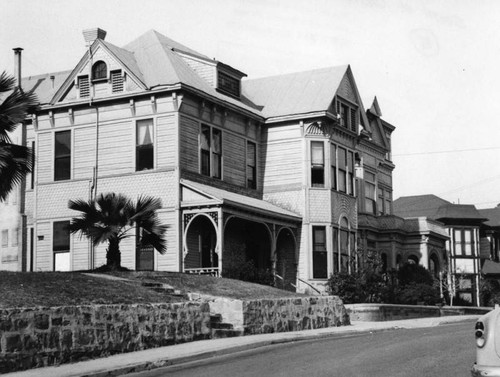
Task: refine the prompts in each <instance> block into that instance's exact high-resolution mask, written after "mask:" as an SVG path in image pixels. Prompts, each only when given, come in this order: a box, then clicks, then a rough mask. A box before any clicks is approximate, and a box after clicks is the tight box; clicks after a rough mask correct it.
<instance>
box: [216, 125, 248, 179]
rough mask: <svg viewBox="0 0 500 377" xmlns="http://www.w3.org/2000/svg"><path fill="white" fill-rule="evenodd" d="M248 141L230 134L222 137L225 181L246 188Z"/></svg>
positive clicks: (224, 134) (227, 133) (226, 133)
mask: <svg viewBox="0 0 500 377" xmlns="http://www.w3.org/2000/svg"><path fill="white" fill-rule="evenodd" d="M245 152H246V140H245V139H243V138H242V137H238V136H236V135H234V134H231V133H229V132H225V133H223V135H222V155H223V159H224V163H223V168H224V174H223V178H224V181H226V182H229V183H232V184H235V185H238V186H245V182H246V181H245V180H246V173H245V170H246V156H245Z"/></svg>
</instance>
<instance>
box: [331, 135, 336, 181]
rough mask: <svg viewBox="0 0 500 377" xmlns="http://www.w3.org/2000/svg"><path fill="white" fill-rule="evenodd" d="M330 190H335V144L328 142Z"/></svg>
mask: <svg viewBox="0 0 500 377" xmlns="http://www.w3.org/2000/svg"><path fill="white" fill-rule="evenodd" d="M330 166H331V179H332V190H337V146H336V145H335V144H330Z"/></svg>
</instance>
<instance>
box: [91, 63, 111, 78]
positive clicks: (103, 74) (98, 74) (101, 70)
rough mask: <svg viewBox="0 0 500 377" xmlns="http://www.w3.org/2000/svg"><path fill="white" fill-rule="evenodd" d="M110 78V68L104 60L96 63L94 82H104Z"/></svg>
mask: <svg viewBox="0 0 500 377" xmlns="http://www.w3.org/2000/svg"><path fill="white" fill-rule="evenodd" d="M107 78H108V67H107V65H106V63H104V62H103V61H102V60H99V61H98V62H95V63H94V65H93V66H92V80H93V81H94V80H103V79H107Z"/></svg>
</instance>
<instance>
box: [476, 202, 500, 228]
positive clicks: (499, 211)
mask: <svg viewBox="0 0 500 377" xmlns="http://www.w3.org/2000/svg"><path fill="white" fill-rule="evenodd" d="M479 213H480V214H481V216H483V217H484V218H486V219H488V221H486V222H485V223H484V224H485V225H488V226H491V227H500V207H495V208H485V209H480V210H479Z"/></svg>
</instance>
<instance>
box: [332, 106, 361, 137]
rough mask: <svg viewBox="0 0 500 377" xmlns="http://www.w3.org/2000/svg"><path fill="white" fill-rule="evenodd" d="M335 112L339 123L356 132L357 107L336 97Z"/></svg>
mask: <svg viewBox="0 0 500 377" xmlns="http://www.w3.org/2000/svg"><path fill="white" fill-rule="evenodd" d="M337 113H338V114H339V118H340V119H339V121H340V125H341V126H342V127H344V128H346V129H348V130H351V131H353V132H357V129H358V127H357V124H358V109H357V108H356V107H353V106H350V105H348V104H346V103H344V102H342V101H340V100H339V99H337Z"/></svg>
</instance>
